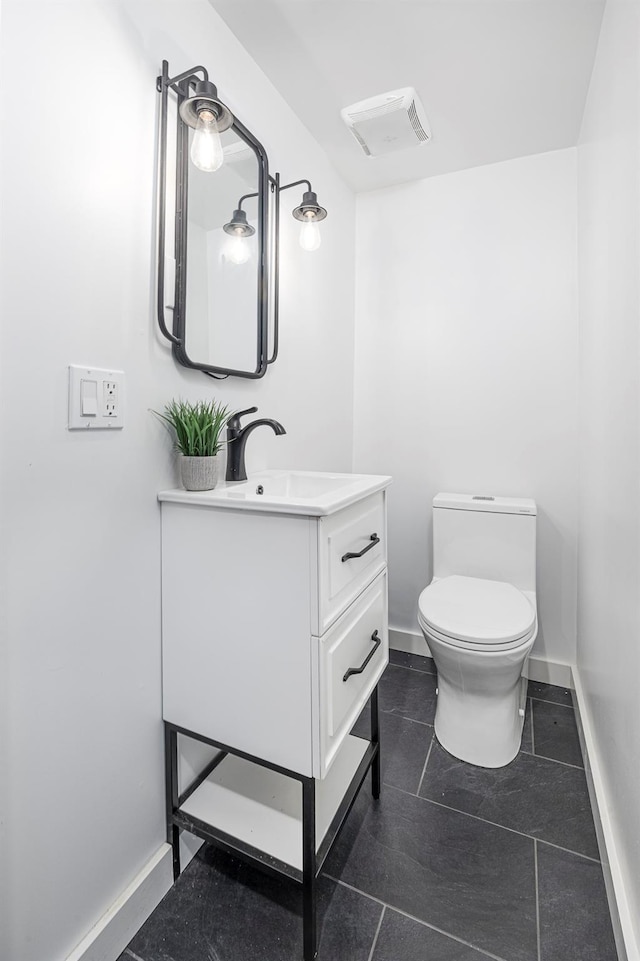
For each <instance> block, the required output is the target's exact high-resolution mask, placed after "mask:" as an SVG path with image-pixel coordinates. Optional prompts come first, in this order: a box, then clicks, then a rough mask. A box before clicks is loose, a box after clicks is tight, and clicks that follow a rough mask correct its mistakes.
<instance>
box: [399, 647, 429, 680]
mask: <svg viewBox="0 0 640 961" xmlns="http://www.w3.org/2000/svg"><path fill="white" fill-rule="evenodd" d="M389 663H390V664H396V665H397V666H398V667H409V668H412V669H413V670H414V671H422V672H423V673H424V674H435V673H436V667H435V664H434V663H433V658H432V657H426V656H425V657H423V656H422V655H421V654H408V653H407V652H406V651H394V650H393V649H392V648H391V649H390V650H389Z"/></svg>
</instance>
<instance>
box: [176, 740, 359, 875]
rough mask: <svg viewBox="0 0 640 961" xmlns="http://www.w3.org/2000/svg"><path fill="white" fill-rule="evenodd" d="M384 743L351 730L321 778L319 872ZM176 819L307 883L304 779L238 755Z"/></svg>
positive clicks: (198, 791)
mask: <svg viewBox="0 0 640 961" xmlns="http://www.w3.org/2000/svg"><path fill="white" fill-rule="evenodd" d="M376 750H377V745H375V744H372V743H371V742H370V741H367V740H364V739H363V738H360V737H355V736H353V735H351V734H350V735H348V736H347V737H346V738H345V741H344V744H343V745H342V747H341V748H340V751H339V753H338V755H337V756H336V759H335V761H334V762H333V764H332V766H331V768H330V770H329V772H328V774H327V776H326V777H325V778H324V779H323V780H321V781H320V780H317V781H316V782H315V808H316V872H319V870H320V868H321V866H322V862H323V861H324V859H325V857H326V855H327V854H328V852H329V849H330V847H331V844H332V843H333V841H334V839H335V837H336V835H337V833H338V831H339V830H340V827H341V825H342V823H343V822H344V820H345V818H346V816H347V814H348V813H349V810H350V808H351V805H352V804H353V801H354V800H355V797H356V795H357V793H358V791H359V789H360V786H361V785H362V781H363V780H364V777H365V775H366V773H367V771H368V770H369V767H370V766H371V763H372V760H373V758H374V757H375V753H376ZM173 822H174V824H176V825H178V826H179V827H180V828H183V829H184V830H187V831H190V832H191V833H192V834H195V835H196V836H198V837H202V838H204V839H205V840H211V841H213V842H214V843H216V844H217V845H218V846H219V847H222V848H223V849H224V850H227V851H229V852H230V853H232V854H233V853H236V854H239V855H241V856H243V857H244V858H247V857H248V858H249V859H250V860H254V861H256V862H259V863H260V864H261V865H262V866H263V867H266V868H267V869H272V870H275V871H276V872H277V873H278V874H286V875H287V876H289V877H291V878H293V879H294V880H296V881H301V880H302V838H303V835H302V784H301V782H300V781H298V780H296V779H294V778H292V777H289V776H287V775H285V774H280V773H279V772H277V771H273V770H271V769H269V768H265V767H263V766H261V765H259V764H256V763H254V762H253V761H249V760H246V759H245V758H241V757H237V756H235V755H232V754H226V755H224V757H223V759H222V760H221V761H220V763H219V764H217V766H216V767H215V768H214V769H213V771H212V772H211V773H210V774H209V776H208V777H207V778H206V779H205V780H204V781H203V782H202V783H201V784H200V786H199V787H198V788H197V789H196V790H195V791H194V792H193V794H191V795H190V796H189V797H188V798H187V799H186V800H185V801H184V803H183V804H182V805H181V806H180V808H179V809H178V810H177V811H176V812H175V813H174V815H173Z"/></svg>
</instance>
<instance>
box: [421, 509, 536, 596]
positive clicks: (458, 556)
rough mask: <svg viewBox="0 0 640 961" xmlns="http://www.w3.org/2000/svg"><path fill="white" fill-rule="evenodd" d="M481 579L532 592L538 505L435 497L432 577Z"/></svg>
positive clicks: (533, 587)
mask: <svg viewBox="0 0 640 961" xmlns="http://www.w3.org/2000/svg"><path fill="white" fill-rule="evenodd" d="M451 574H462V575H464V576H466V577H484V578H487V579H488V580H492V581H507V582H508V583H509V584H513V585H514V587H517V588H519V590H521V591H535V589H536V504H535V501H533V500H530V499H529V498H514V497H491V496H488V495H481V494H437V495H436V496H435V497H434V499H433V576H434V577H437V578H441V577H449V576H450V575H451Z"/></svg>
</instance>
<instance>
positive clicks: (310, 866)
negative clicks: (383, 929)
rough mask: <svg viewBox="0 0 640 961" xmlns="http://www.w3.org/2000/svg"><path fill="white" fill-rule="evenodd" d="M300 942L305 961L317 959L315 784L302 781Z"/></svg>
mask: <svg viewBox="0 0 640 961" xmlns="http://www.w3.org/2000/svg"><path fill="white" fill-rule="evenodd" d="M302 938H303V948H304V961H314V958H316V957H317V955H318V948H317V942H316V782H315V780H314V779H313V778H312V777H306V778H304V779H303V780H302Z"/></svg>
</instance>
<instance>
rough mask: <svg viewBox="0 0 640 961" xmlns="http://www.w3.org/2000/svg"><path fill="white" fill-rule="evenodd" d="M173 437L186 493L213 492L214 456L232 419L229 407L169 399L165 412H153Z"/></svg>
mask: <svg viewBox="0 0 640 961" xmlns="http://www.w3.org/2000/svg"><path fill="white" fill-rule="evenodd" d="M153 413H154V414H156V415H157V416H158V417H159V418H160V419H161V420H162V421H163V422H164V423H165V426H166V427H167V429H168V430H170V432H171V433H172V434H173V435H174V440H175V443H174V447H175V449H176V450H177V451H178V453H179V454H180V455H181V456H180V476H181V479H182V485H183V487H184V488H185V489H186V490H188V491H208V490H213V488H214V487H215V486H216V483H217V481H218V461H217V457H216V455H217V454H218V451H219V450H220V448H221V447H222V444H223V442H222V441H221V440H220V435H221V434H222V431H223V430H224V428H225V427H226V424H227V421H228V420H229V417H230V416H231V411H230V410H229V408H228V407H226V406H224V405H223V404H220V403H218V401H215V400H209V401H205V400H199V401H196V402H195V403H191V402H190V401H185V400H172V401H171V402H170V403H168V404H166V405H165V408H164V413H162V414H161V413H158V411H154V412H153Z"/></svg>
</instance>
